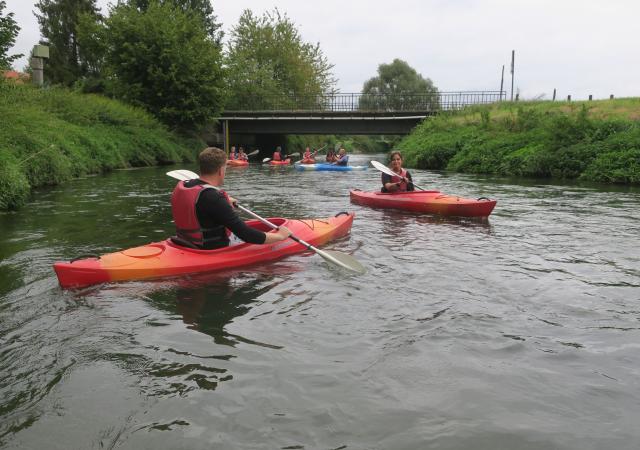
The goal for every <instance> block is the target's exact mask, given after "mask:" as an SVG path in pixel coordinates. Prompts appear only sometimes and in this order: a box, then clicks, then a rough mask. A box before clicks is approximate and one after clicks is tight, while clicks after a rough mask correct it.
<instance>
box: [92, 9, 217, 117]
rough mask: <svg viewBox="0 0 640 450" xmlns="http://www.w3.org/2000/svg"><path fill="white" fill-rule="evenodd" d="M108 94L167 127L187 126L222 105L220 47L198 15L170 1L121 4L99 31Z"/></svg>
mask: <svg viewBox="0 0 640 450" xmlns="http://www.w3.org/2000/svg"><path fill="white" fill-rule="evenodd" d="M102 33H103V37H102V43H103V46H104V52H105V55H104V72H105V74H106V77H107V79H108V80H109V92H110V93H111V94H112V95H114V96H115V97H117V98H119V99H122V100H124V101H126V102H128V103H131V104H133V105H136V106H141V107H143V108H145V109H146V110H148V111H150V112H151V113H152V114H154V115H155V116H156V117H157V118H158V119H160V120H161V121H162V122H163V123H165V124H167V125H169V126H170V127H174V128H180V129H191V128H194V127H197V126H199V125H201V124H204V123H205V122H207V121H208V120H210V119H211V118H212V117H214V116H215V114H217V113H218V112H220V110H221V109H222V106H223V103H224V99H225V98H224V71H223V69H222V54H221V49H220V47H219V46H218V45H217V44H216V43H215V42H213V40H212V39H210V38H209V36H208V34H207V30H206V29H205V27H204V26H203V24H202V21H201V20H199V18H196V17H195V16H194V15H193V14H189V13H185V12H184V11H183V10H182V9H180V8H177V7H176V6H175V5H173V4H172V3H171V2H156V1H152V2H150V3H149V5H148V7H147V8H146V9H145V10H142V11H141V10H140V9H138V8H137V7H135V6H134V5H125V4H121V5H119V6H116V7H114V8H113V9H112V10H111V15H110V17H109V18H108V19H106V20H105V28H104V30H103V31H102Z"/></svg>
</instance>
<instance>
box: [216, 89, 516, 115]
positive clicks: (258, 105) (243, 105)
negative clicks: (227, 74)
mask: <svg viewBox="0 0 640 450" xmlns="http://www.w3.org/2000/svg"><path fill="white" fill-rule="evenodd" d="M503 100H506V92H505V91H458V92H437V93H426V94H362V93H336V94H326V95H288V96H283V95H271V96H269V95H267V96H259V97H258V96H256V97H252V96H247V97H245V98H243V99H236V101H234V102H233V104H230V105H229V106H228V107H227V108H226V109H227V110H228V111H314V112H437V111H447V110H454V109H460V108H463V107H465V106H469V105H478V104H487V103H495V102H500V101H503Z"/></svg>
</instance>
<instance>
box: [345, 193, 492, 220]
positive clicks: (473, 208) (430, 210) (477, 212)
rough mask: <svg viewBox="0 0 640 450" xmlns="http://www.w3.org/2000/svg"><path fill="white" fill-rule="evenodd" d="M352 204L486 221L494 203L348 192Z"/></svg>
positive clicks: (454, 197)
mask: <svg viewBox="0 0 640 450" xmlns="http://www.w3.org/2000/svg"><path fill="white" fill-rule="evenodd" d="M349 197H350V199H351V202H352V203H356V204H360V205H365V206H371V207H374V208H385V209H400V210H403V211H413V212H421V213H427V214H438V215H441V216H459V217H487V216H489V215H490V214H491V212H492V211H493V208H494V207H495V206H496V203H497V201H496V200H491V199H488V198H484V197H481V198H479V199H470V198H463V197H459V196H457V195H447V194H443V193H442V192H440V191H435V190H434V191H410V192H399V193H383V192H366V191H360V190H357V189H354V190H351V191H349Z"/></svg>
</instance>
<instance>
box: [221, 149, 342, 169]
mask: <svg viewBox="0 0 640 450" xmlns="http://www.w3.org/2000/svg"><path fill="white" fill-rule="evenodd" d="M323 148H324V147H321V148H319V149H317V150H313V151H312V150H311V148H310V147H307V148H305V151H304V153H303V154H302V159H301V160H300V161H299V162H300V163H301V164H316V163H317V162H318V161H317V159H316V154H317V153H318V152H319V151H321V150H322V149H323ZM256 152H257V150H256ZM256 152H253V153H256ZM253 153H251V154H253ZM293 155H299V153H294V154H293ZM249 156H250V155H249V154H247V153H246V152H245V151H244V148H243V147H242V146H240V147H238V148H236V146H235V145H234V146H232V147H231V149H230V151H229V160H231V161H249ZM290 156H292V155H287V154H286V153H285V152H284V150H283V149H282V147H281V146H277V147H276V150H275V151H274V152H273V157H272V158H271V159H272V160H273V161H278V162H284V161H286V160H287V159H288V158H289V157H290ZM324 162H325V163H329V164H335V165H337V166H347V165H349V155H347V150H346V149H345V148H344V147H340V149H339V150H338V151H336V150H334V149H333V148H331V149H329V150H328V151H327V154H326V156H325V159H324Z"/></svg>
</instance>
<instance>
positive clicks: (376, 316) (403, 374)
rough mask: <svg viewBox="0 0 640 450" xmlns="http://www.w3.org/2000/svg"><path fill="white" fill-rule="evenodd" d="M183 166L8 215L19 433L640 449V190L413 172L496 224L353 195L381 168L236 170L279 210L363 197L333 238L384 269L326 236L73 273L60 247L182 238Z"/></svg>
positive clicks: (8, 416) (324, 212)
mask: <svg viewBox="0 0 640 450" xmlns="http://www.w3.org/2000/svg"><path fill="white" fill-rule="evenodd" d="M377 157H378V158H380V157H381V155H377ZM369 159H370V157H367V156H365V155H355V156H353V157H352V163H353V164H362V163H366V161H368V160H369ZM175 168H176V167H170V168H145V169H139V170H123V171H117V172H114V173H111V174H108V175H105V176H94V177H87V178H83V179H78V180H75V181H72V182H69V183H66V184H64V185H62V186H56V187H51V188H47V189H40V190H38V191H37V193H36V195H35V197H34V199H33V201H32V202H31V203H29V204H28V205H27V206H26V207H25V208H24V209H23V210H21V211H19V212H6V213H0V229H1V230H2V232H1V233H0V402H1V403H0V447H1V448H3V449H5V448H6V449H42V448H47V449H105V448H106V449H112V448H118V449H211V448H216V449H245V448H247V449H248V448H250V449H263V448H264V449H334V450H335V449H381V450H382V449H431V448H433V449H435V448H437V449H487V450H496V449H510V450H513V449H562V450H564V449H576V450H587V449H593V450H596V449H604V448H615V449H618V450H619V449H634V450H635V449H637V448H639V447H640V431H639V430H638V427H637V424H638V422H639V420H640V289H639V287H640V220H639V219H640V212H639V207H640V189H638V188H630V187H607V186H603V185H585V184H579V183H561V182H552V181H548V180H517V179H506V178H498V177H489V176H477V175H462V174H446V173H440V172H430V171H419V170H413V171H412V174H413V176H414V180H415V181H416V182H417V183H418V184H420V185H422V186H424V187H429V188H438V189H440V190H441V191H442V192H446V193H450V194H457V195H460V196H465V197H481V196H482V197H491V198H496V199H498V204H497V206H496V209H495V211H494V213H493V214H492V215H491V217H490V218H489V220H486V221H477V220H465V219H445V218H438V217H433V216H424V215H415V214H410V213H402V212H391V211H383V210H376V209H370V208H366V207H363V206H358V205H352V204H350V202H349V195H348V190H349V188H360V189H378V187H379V186H378V185H379V179H380V174H379V172H377V171H375V170H373V169H370V170H367V171H362V172H343V173H338V172H297V171H294V170H292V169H290V168H289V169H287V168H276V169H273V168H268V167H263V166H260V165H255V166H251V167H249V168H245V169H242V168H238V169H229V170H228V172H227V179H226V182H225V186H226V189H227V190H228V191H229V192H230V194H231V195H233V196H234V197H236V198H237V199H239V200H240V201H242V202H243V204H244V205H245V206H247V207H249V208H251V209H253V210H254V211H256V212H257V213H259V214H261V215H263V216H271V217H277V216H285V217H293V218H306V217H326V216H330V215H334V214H336V213H338V212H340V211H355V212H356V219H355V221H354V225H353V229H352V233H351V235H350V236H349V237H346V238H342V239H340V240H338V241H335V242H333V243H331V244H329V245H328V246H327V247H325V248H328V249H333V250H339V251H342V252H346V253H349V254H351V255H353V256H354V257H355V258H357V259H358V260H359V261H360V262H361V263H362V264H364V265H365V266H366V267H367V269H368V271H367V273H366V274H365V275H359V276H354V275H349V274H346V273H341V272H340V271H338V270H336V269H334V268H331V267H328V266H327V265H326V263H325V262H324V261H323V259H322V258H320V257H318V256H317V255H314V254H304V255H296V256H292V257H289V258H287V259H283V260H280V261H278V262H275V263H271V264H264V265H259V266H254V267H248V268H246V269H244V270H241V271H234V272H229V273H220V274H205V275H199V276H194V277H185V278H178V279H165V280H153V281H140V282H127V283H117V284H107V285H101V286H94V287H90V288H85V289H80V290H62V289H60V288H59V286H58V284H57V280H56V277H55V274H54V272H53V270H52V264H53V262H55V261H58V260H68V259H71V258H74V257H77V256H80V255H92V254H93V255H95V254H101V253H105V252H110V251H114V250H117V249H121V248H126V247H133V246H137V245H140V244H143V243H147V242H150V241H156V240H161V239H163V238H164V237H166V236H168V235H169V234H171V232H172V224H171V222H170V220H171V212H170V206H169V197H170V193H171V190H172V188H173V186H174V182H175V180H172V179H170V178H168V177H167V176H165V175H164V173H165V172H166V171H168V170H171V169H175ZM186 168H189V169H192V170H195V167H186Z"/></svg>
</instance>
